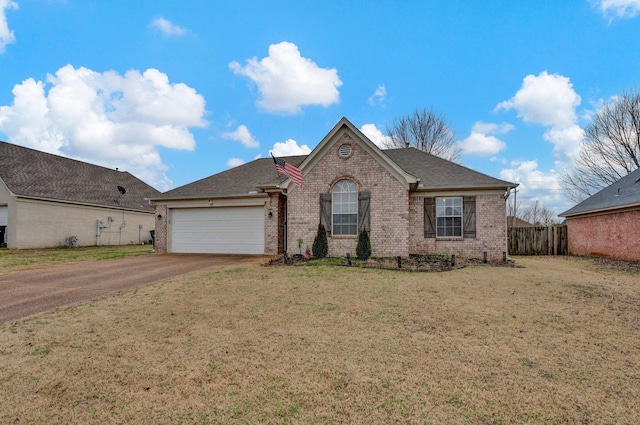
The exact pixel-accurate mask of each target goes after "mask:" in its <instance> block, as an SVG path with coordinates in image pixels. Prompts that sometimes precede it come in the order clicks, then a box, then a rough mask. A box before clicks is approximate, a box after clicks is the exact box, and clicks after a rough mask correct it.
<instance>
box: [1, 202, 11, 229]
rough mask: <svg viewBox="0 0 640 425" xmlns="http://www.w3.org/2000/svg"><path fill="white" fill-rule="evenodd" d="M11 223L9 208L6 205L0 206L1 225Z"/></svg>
mask: <svg viewBox="0 0 640 425" xmlns="http://www.w3.org/2000/svg"><path fill="white" fill-rule="evenodd" d="M8 225H9V209H8V208H7V207H6V206H4V207H0V226H8Z"/></svg>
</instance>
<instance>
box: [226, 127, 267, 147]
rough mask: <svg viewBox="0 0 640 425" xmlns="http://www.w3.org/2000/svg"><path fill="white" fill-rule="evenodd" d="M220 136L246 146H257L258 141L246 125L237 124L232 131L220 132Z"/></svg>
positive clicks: (258, 145) (258, 144)
mask: <svg viewBox="0 0 640 425" xmlns="http://www.w3.org/2000/svg"><path fill="white" fill-rule="evenodd" d="M222 137H223V138H225V139H229V140H234V141H236V142H240V143H242V144H243V145H244V146H245V147H247V148H259V147H260V142H258V141H257V140H256V139H255V138H254V137H253V136H252V135H251V132H249V129H248V128H247V126H246V125H239V126H238V128H236V129H235V130H234V131H229V132H226V133H222Z"/></svg>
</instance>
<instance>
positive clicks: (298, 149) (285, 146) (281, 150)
mask: <svg viewBox="0 0 640 425" xmlns="http://www.w3.org/2000/svg"><path fill="white" fill-rule="evenodd" d="M271 153H272V154H273V155H274V156H293V155H308V154H310V153H311V148H309V146H307V145H302V146H298V142H296V141H295V140H293V139H287V140H286V141H284V142H276V143H274V144H273V149H271Z"/></svg>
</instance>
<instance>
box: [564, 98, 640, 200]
mask: <svg viewBox="0 0 640 425" xmlns="http://www.w3.org/2000/svg"><path fill="white" fill-rule="evenodd" d="M639 167H640V93H638V92H628V93H623V94H622V95H621V96H618V97H616V98H615V99H614V100H613V101H612V102H609V103H607V104H605V105H604V106H603V107H602V108H601V109H600V110H599V111H598V112H597V113H596V115H595V117H594V118H593V121H592V122H591V123H590V124H589V125H588V126H587V128H586V129H585V137H584V140H583V141H582V144H581V148H580V152H579V153H578V155H577V156H576V158H575V160H574V168H573V171H571V172H568V173H567V174H565V176H564V178H563V183H564V186H565V187H564V189H565V192H566V194H567V196H568V197H569V199H571V200H572V201H574V202H580V201H582V200H583V199H585V198H587V197H589V196H591V195H593V194H594V193H596V192H598V191H600V190H602V189H604V188H605V187H607V186H609V185H610V184H612V183H614V182H615V181H617V180H619V179H620V178H622V177H624V176H626V175H627V174H629V173H630V172H632V171H634V170H635V169H637V168H639Z"/></svg>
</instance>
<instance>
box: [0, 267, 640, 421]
mask: <svg viewBox="0 0 640 425" xmlns="http://www.w3.org/2000/svg"><path fill="white" fill-rule="evenodd" d="M516 262H517V263H518V264H520V265H522V266H523V267H522V268H509V267H465V268H461V269H457V270H453V271H449V272H442V273H399V272H397V271H390V270H379V269H360V268H348V267H328V266H317V267H258V266H251V265H246V266H236V267H220V268H211V269H208V270H206V271H203V272H197V273H193V274H190V275H185V276H182V277H179V278H175V279H172V280H167V281H164V282H161V283H158V284H154V285H151V286H148V287H146V288H144V289H139V290H137V291H135V292H130V293H126V294H122V295H120V296H117V297H112V298H107V299H104V300H102V301H99V302H94V303H90V304H85V305H82V306H79V307H75V308H70V309H67V310H63V311H59V312H56V313H52V314H46V315H41V316H39V317H36V318H33V319H30V320H27V321H24V322H21V323H18V324H14V325H9V324H7V325H0V423H20V424H24V423H48V424H69V423H74V424H80V423H92V424H96V423H97V424H125V423H132V424H180V423H182V424H257V423H260V424H337V423H351V424H390V423H397V424H478V425H488V424H565V423H567V424H574V423H586V424H605V423H610V424H636V423H637V422H638V417H640V404H639V403H638V400H640V339H639V338H638V335H639V334H640V292H639V291H638V279H637V275H632V274H629V273H619V272H617V271H615V270H612V269H602V268H598V267H595V266H594V265H593V264H592V263H590V262H588V261H586V260H583V259H579V258H567V257H539V258H534V257H531V258H517V259H516Z"/></svg>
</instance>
